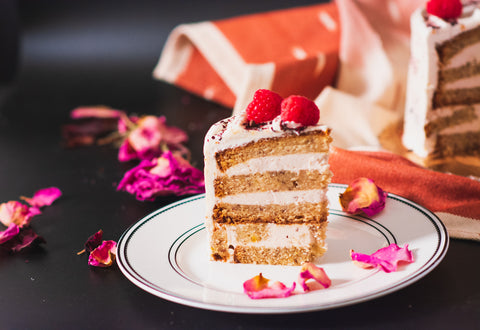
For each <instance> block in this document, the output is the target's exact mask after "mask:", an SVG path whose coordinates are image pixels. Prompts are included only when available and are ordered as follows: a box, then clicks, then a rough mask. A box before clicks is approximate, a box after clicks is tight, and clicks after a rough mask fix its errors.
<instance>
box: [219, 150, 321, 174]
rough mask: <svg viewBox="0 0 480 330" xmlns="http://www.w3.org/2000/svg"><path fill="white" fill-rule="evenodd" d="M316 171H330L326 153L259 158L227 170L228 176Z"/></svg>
mask: <svg viewBox="0 0 480 330" xmlns="http://www.w3.org/2000/svg"><path fill="white" fill-rule="evenodd" d="M310 169H315V170H318V171H320V172H323V171H325V170H327V169H328V155H327V154H326V153H307V154H292V155H284V156H271V157H259V158H253V159H249V160H248V161H246V162H243V163H241V164H238V165H235V166H232V167H230V168H229V169H227V171H226V173H225V174H226V175H229V176H231V175H243V174H249V173H258V172H268V171H282V170H288V171H299V170H310Z"/></svg>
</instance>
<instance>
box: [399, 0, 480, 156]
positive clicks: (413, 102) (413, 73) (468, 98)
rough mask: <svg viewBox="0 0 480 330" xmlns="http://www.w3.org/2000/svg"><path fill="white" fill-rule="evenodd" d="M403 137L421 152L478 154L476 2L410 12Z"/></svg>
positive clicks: (479, 17) (479, 22)
mask: <svg viewBox="0 0 480 330" xmlns="http://www.w3.org/2000/svg"><path fill="white" fill-rule="evenodd" d="M402 139H403V144H404V145H405V147H406V148H407V149H409V150H412V151H413V152H414V153H416V154H417V155H419V156H421V157H428V158H431V159H445V158H448V157H454V156H462V157H464V156H477V157H478V156H480V2H478V1H469V2H468V1H467V2H464V3H463V4H462V3H461V2H460V1H459V0H450V1H447V0H430V1H429V2H428V3H427V6H426V8H419V9H418V10H417V11H415V12H414V13H413V15H412V17H411V59H410V65H409V72H408V81H407V97H406V108H405V119H404V130H403V138H402Z"/></svg>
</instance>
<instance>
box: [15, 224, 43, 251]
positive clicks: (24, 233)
mask: <svg viewBox="0 0 480 330" xmlns="http://www.w3.org/2000/svg"><path fill="white" fill-rule="evenodd" d="M13 241H16V244H12V246H11V247H10V249H11V250H12V251H13V252H18V251H20V250H22V249H24V248H26V247H28V246H30V245H32V244H33V243H45V240H44V239H43V237H41V236H38V235H37V233H35V232H34V231H33V229H32V228H31V227H26V228H21V229H20V232H19V233H18V235H17V236H16V237H15V239H13V240H10V241H9V242H8V243H10V242H13Z"/></svg>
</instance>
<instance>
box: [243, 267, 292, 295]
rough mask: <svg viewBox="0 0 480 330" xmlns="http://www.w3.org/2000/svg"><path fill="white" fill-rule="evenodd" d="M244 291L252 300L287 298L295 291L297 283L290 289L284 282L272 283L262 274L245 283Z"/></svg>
mask: <svg viewBox="0 0 480 330" xmlns="http://www.w3.org/2000/svg"><path fill="white" fill-rule="evenodd" d="M243 290H244V292H245V293H246V294H247V295H248V296H249V297H250V298H251V299H264V298H285V297H289V296H290V295H291V294H292V292H293V290H295V282H294V283H293V284H292V286H291V287H290V288H289V287H287V286H285V284H283V283H282V282H278V281H270V280H269V279H267V278H265V277H263V276H262V273H260V274H258V275H257V276H254V277H252V278H251V279H249V280H247V281H245V282H244V283H243Z"/></svg>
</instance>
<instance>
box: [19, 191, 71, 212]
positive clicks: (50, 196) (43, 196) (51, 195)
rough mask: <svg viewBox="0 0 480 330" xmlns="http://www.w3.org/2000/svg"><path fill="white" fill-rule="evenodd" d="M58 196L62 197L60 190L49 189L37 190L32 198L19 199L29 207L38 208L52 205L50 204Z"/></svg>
mask: <svg viewBox="0 0 480 330" xmlns="http://www.w3.org/2000/svg"><path fill="white" fill-rule="evenodd" d="M60 196H62V192H61V191H60V189H58V188H57V187H50V188H45V189H40V190H38V191H37V192H35V194H34V195H33V197H32V198H29V197H23V196H22V197H21V199H23V200H24V201H26V202H27V203H28V204H30V205H31V206H33V207H37V208H39V207H44V206H49V205H52V203H53V202H54V201H55V200H56V199H58V198H59V197H60Z"/></svg>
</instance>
